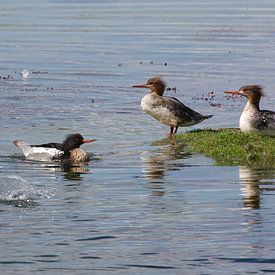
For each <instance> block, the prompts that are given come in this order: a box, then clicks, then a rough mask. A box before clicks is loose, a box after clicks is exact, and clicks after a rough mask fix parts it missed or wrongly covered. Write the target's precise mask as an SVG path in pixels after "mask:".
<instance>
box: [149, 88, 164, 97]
mask: <svg viewBox="0 0 275 275" xmlns="http://www.w3.org/2000/svg"><path fill="white" fill-rule="evenodd" d="M151 93H152V94H155V95H158V96H162V95H163V94H164V89H160V88H155V89H152V90H151Z"/></svg>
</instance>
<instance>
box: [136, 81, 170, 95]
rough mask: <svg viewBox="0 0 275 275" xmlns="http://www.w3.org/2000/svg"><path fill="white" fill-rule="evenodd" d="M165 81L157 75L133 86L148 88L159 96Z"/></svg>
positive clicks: (161, 93)
mask: <svg viewBox="0 0 275 275" xmlns="http://www.w3.org/2000/svg"><path fill="white" fill-rule="evenodd" d="M165 86H166V83H165V82H164V81H163V80H162V79H161V77H159V76H155V77H152V78H149V79H148V81H147V83H146V84H142V85H135V86H133V88H148V89H150V90H151V93H156V94H158V95H160V96H162V95H163V93H164V90H165Z"/></svg>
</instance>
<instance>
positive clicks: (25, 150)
mask: <svg viewBox="0 0 275 275" xmlns="http://www.w3.org/2000/svg"><path fill="white" fill-rule="evenodd" d="M13 143H14V145H15V146H17V147H18V148H20V149H21V150H22V152H23V154H24V156H28V155H29V154H31V153H32V147H31V146H30V145H29V144H28V143H26V142H25V141H22V140H15V141H14V142H13Z"/></svg>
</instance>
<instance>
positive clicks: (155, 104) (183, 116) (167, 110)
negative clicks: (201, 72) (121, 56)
mask: <svg viewBox="0 0 275 275" xmlns="http://www.w3.org/2000/svg"><path fill="white" fill-rule="evenodd" d="M165 86H166V84H165V82H164V81H163V80H162V79H161V78H160V77H153V78H150V79H149V80H148V81H147V83H146V84H143V85H135V86H133V88H148V89H150V90H151V92H150V93H149V94H147V95H145V96H144V97H143V98H142V100H141V108H142V110H143V111H145V112H146V113H148V114H149V115H151V116H152V117H154V118H155V119H157V120H159V121H160V122H161V123H163V124H166V125H168V126H170V135H173V134H176V133H177V130H178V127H179V126H181V127H187V126H192V125H195V124H198V123H200V122H202V121H203V120H205V119H207V118H210V117H212V115H207V116H204V115H202V114H200V113H197V112H195V111H194V110H192V109H190V108H188V107H187V106H185V105H184V104H183V103H182V102H180V101H179V100H177V99H176V98H174V97H170V96H163V93H164V90H165Z"/></svg>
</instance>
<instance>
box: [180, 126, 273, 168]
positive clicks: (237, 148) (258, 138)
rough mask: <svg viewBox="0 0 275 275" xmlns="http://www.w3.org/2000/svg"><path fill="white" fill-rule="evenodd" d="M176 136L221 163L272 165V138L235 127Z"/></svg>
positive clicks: (195, 149) (191, 147) (195, 150)
mask: <svg viewBox="0 0 275 275" xmlns="http://www.w3.org/2000/svg"><path fill="white" fill-rule="evenodd" d="M176 139H177V140H178V141H182V142H184V143H185V144H186V145H187V146H188V147H189V148H190V150H191V151H192V152H195V153H199V154H203V155H205V156H207V157H211V158H213V159H214V160H215V161H216V162H217V163H218V164H220V165H249V166H260V167H267V166H268V167H274V166H275V137H273V138H272V137H268V136H262V135H258V134H255V133H249V134H248V133H241V132H240V131H239V130H238V129H206V130H196V131H191V132H187V133H184V134H179V135H177V136H176Z"/></svg>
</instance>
